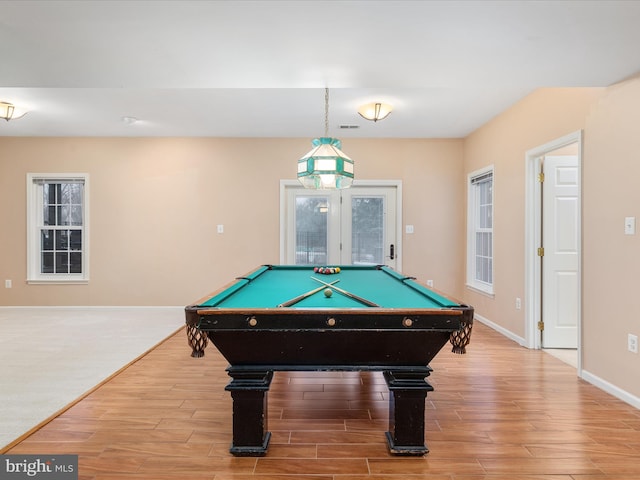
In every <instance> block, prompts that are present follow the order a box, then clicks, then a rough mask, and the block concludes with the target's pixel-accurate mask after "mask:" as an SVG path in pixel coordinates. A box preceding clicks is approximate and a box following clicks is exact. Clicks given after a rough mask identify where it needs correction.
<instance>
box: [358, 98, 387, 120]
mask: <svg viewBox="0 0 640 480" xmlns="http://www.w3.org/2000/svg"><path fill="white" fill-rule="evenodd" d="M391 110H393V107H392V106H391V105H389V104H388V103H377V102H374V103H367V104H366V105H363V106H361V107H360V108H359V109H358V113H359V114H360V116H361V117H362V118H366V119H367V120H371V121H373V122H377V121H378V120H384V119H385V118H387V117H388V116H389V114H390V113H391Z"/></svg>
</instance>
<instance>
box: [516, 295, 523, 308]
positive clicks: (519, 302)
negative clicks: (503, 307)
mask: <svg viewBox="0 0 640 480" xmlns="http://www.w3.org/2000/svg"><path fill="white" fill-rule="evenodd" d="M520 309H522V300H520V298H516V310H520Z"/></svg>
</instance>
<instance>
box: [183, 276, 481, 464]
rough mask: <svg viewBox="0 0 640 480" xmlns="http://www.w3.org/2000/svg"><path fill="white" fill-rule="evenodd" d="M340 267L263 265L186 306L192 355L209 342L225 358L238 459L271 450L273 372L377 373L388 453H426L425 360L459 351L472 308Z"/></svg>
mask: <svg viewBox="0 0 640 480" xmlns="http://www.w3.org/2000/svg"><path fill="white" fill-rule="evenodd" d="M339 269H340V271H339V273H333V274H328V275H327V274H321V273H316V272H314V269H313V267H309V266H299V265H295V266H294V265H265V266H261V267H259V268H257V269H256V270H254V271H252V272H250V273H248V274H246V275H243V276H241V277H238V278H236V279H235V280H234V281H233V282H231V283H230V284H228V285H227V286H225V287H224V288H222V289H221V290H218V291H216V292H215V293H213V294H211V295H207V296H206V297H204V298H202V299H200V300H198V301H197V302H195V303H194V304H192V305H188V306H187V307H186V308H185V314H186V328H187V337H188V340H189V344H190V346H191V348H192V356H193V357H201V356H203V355H204V349H205V347H206V345H207V341H208V340H210V341H211V342H213V344H214V345H215V346H216V347H217V349H218V350H219V351H220V353H221V354H222V355H223V356H224V357H225V359H226V360H227V361H228V362H229V367H228V368H227V373H228V374H229V376H230V377H231V378H232V380H231V382H230V383H229V384H228V385H227V386H226V388H225V389H226V390H227V391H229V392H231V397H232V400H233V441H232V444H231V449H230V451H231V453H233V454H234V455H239V456H259V455H264V454H265V453H266V451H267V447H268V444H269V439H270V436H271V434H270V432H269V431H268V428H267V392H268V390H269V386H270V383H271V380H272V378H273V374H274V371H323V370H325V371H326V370H338V371H381V372H383V375H384V378H385V380H386V383H387V386H388V388H389V391H390V393H391V394H390V397H389V431H388V432H386V437H387V444H388V447H389V450H390V452H391V453H394V454H398V455H423V454H425V453H427V452H428V449H427V447H426V445H425V441H424V428H425V422H424V412H425V400H426V396H427V392H430V391H433V387H432V386H431V385H430V384H429V383H428V382H427V381H426V380H425V379H426V377H428V376H429V375H430V373H431V371H432V370H431V368H430V367H429V362H430V361H431V360H432V359H433V358H434V357H435V356H436V354H437V353H438V352H439V351H440V350H441V349H442V347H444V345H445V344H446V343H447V342H448V341H451V343H452V345H453V351H454V352H456V353H464V351H465V347H466V345H467V344H468V343H469V339H470V335H471V327H472V324H473V308H472V307H470V306H468V305H464V304H461V303H459V302H457V301H456V300H453V299H451V298H449V297H447V296H445V295H443V294H441V293H437V292H435V291H434V290H432V289H429V288H427V287H426V286H424V285H422V284H421V283H419V282H418V281H416V280H415V279H414V278H412V277H407V276H405V275H403V274H401V273H399V272H396V271H395V270H393V269H391V268H389V267H386V266H382V265H365V266H359V265H344V266H340V267H339ZM329 290H330V291H329Z"/></svg>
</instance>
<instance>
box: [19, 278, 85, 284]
mask: <svg viewBox="0 0 640 480" xmlns="http://www.w3.org/2000/svg"><path fill="white" fill-rule="evenodd" d="M27 284H28V285H88V284H89V280H88V279H81V278H70V279H68V280H65V279H62V278H52V279H35V280H29V279H27Z"/></svg>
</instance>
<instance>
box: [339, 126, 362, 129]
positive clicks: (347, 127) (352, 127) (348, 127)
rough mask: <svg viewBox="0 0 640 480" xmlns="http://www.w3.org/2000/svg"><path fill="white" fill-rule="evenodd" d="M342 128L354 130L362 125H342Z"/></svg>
mask: <svg viewBox="0 0 640 480" xmlns="http://www.w3.org/2000/svg"><path fill="white" fill-rule="evenodd" d="M340 128H341V129H342V130H353V129H356V128H360V125H340Z"/></svg>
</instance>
